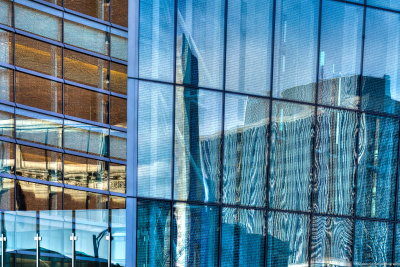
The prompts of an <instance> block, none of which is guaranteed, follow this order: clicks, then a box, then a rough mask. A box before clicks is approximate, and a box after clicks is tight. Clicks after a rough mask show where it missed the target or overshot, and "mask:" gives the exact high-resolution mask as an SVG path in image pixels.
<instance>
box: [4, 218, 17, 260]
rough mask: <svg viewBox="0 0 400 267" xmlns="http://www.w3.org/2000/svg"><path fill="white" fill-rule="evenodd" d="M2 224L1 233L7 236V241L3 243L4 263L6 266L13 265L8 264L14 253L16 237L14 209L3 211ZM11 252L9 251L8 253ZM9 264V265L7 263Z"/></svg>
mask: <svg viewBox="0 0 400 267" xmlns="http://www.w3.org/2000/svg"><path fill="white" fill-rule="evenodd" d="M3 218H4V219H3V221H4V224H2V226H1V228H2V234H4V235H5V236H6V238H7V242H6V243H5V247H4V252H5V255H4V256H5V263H6V266H13V265H12V264H10V261H11V260H12V258H13V256H14V253H15V251H16V246H15V242H16V240H15V238H16V228H15V227H16V221H15V219H16V212H15V211H5V212H4V217H3ZM10 252H11V253H10ZM7 264H10V265H7Z"/></svg>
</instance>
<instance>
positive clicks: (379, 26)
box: [362, 1, 400, 114]
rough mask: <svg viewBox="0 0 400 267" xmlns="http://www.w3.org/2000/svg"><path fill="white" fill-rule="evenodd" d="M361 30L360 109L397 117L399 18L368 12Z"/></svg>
mask: <svg viewBox="0 0 400 267" xmlns="http://www.w3.org/2000/svg"><path fill="white" fill-rule="evenodd" d="M380 2H383V1H380ZM399 3H400V2H399ZM365 27H366V29H365V49H364V74H363V75H364V82H363V89H362V107H363V108H364V109H366V110H372V111H377V112H386V113H392V114H399V112H400V104H399V101H400V91H399V87H400V69H399V68H398V59H399V56H400V55H399V53H400V45H399V40H398V36H399V35H400V14H397V13H392V12H386V11H382V10H378V9H372V8H368V9H367V18H366V26H365Z"/></svg>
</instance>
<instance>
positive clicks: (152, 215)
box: [137, 200, 171, 267]
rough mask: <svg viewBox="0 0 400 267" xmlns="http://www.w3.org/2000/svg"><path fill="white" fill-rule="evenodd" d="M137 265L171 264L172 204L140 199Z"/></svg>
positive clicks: (154, 266) (150, 266)
mask: <svg viewBox="0 0 400 267" xmlns="http://www.w3.org/2000/svg"><path fill="white" fill-rule="evenodd" d="M137 205H138V208H137V216H138V221H137V266H149V267H158V266H163V267H164V266H165V267H168V266H170V262H171V260H170V228H171V225H170V222H171V204H170V203H168V202H156V201H149V200H140V201H138V204H137Z"/></svg>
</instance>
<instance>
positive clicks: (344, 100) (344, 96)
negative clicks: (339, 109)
mask: <svg viewBox="0 0 400 267" xmlns="http://www.w3.org/2000/svg"><path fill="white" fill-rule="evenodd" d="M363 10H364V9H363V7H362V6H356V5H349V4H345V3H340V2H333V1H325V2H324V4H323V10H322V30H321V47H320V64H319V68H320V70H319V79H320V81H321V82H320V83H319V94H318V100H319V103H322V104H326V105H333V106H343V107H350V108H357V105H358V102H359V97H358V87H359V74H360V70H361V66H360V62H361V45H362V25H363Z"/></svg>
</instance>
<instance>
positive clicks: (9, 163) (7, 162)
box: [0, 141, 15, 174]
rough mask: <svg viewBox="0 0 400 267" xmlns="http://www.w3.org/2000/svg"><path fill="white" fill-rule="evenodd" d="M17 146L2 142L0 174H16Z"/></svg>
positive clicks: (0, 144) (0, 142) (0, 148)
mask: <svg viewBox="0 0 400 267" xmlns="http://www.w3.org/2000/svg"><path fill="white" fill-rule="evenodd" d="M14 166H15V145H14V143H8V142H3V141H0V173H8V174H13V173H14Z"/></svg>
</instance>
